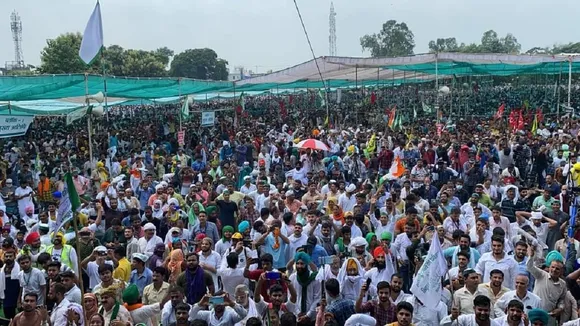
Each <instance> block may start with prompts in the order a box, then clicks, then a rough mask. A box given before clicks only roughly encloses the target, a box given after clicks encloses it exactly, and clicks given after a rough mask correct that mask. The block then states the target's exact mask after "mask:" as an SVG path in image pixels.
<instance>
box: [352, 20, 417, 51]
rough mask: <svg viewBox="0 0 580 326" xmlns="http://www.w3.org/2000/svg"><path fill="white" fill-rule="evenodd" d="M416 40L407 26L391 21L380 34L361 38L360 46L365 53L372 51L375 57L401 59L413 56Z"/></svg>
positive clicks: (385, 24) (384, 25)
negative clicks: (401, 57)
mask: <svg viewBox="0 0 580 326" xmlns="http://www.w3.org/2000/svg"><path fill="white" fill-rule="evenodd" d="M414 38H415V36H414V35H413V32H411V30H410V29H409V27H408V26H407V24H405V23H404V22H401V23H397V21H396V20H389V21H387V22H386V23H384V24H383V28H382V29H381V31H380V32H379V33H378V34H373V35H365V36H363V37H361V38H360V45H361V46H362V49H363V51H370V53H371V56H373V57H400V56H407V55H411V54H413V49H414V48H415V39H414Z"/></svg>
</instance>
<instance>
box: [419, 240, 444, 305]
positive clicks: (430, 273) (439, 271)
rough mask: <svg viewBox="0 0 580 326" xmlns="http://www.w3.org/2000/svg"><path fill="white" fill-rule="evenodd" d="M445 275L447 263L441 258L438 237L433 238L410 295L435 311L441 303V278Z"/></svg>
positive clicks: (441, 251) (441, 250)
mask: <svg viewBox="0 0 580 326" xmlns="http://www.w3.org/2000/svg"><path fill="white" fill-rule="evenodd" d="M445 273H447V261H445V257H444V256H443V249H441V243H439V237H437V236H435V237H433V240H431V246H430V247H429V252H428V253H427V257H426V258H425V259H424V260H423V265H421V268H419V272H418V273H417V276H416V277H415V279H414V280H413V285H411V293H413V294H414V295H415V297H416V298H417V299H419V301H421V302H422V303H423V305H425V307H427V308H430V309H435V308H436V307H437V305H438V304H439V301H441V293H442V287H441V277H443V276H444V275H445Z"/></svg>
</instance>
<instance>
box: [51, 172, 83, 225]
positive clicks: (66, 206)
mask: <svg viewBox="0 0 580 326" xmlns="http://www.w3.org/2000/svg"><path fill="white" fill-rule="evenodd" d="M79 207H81V199H80V198H79V195H78V193H77V189H76V188H75V184H74V182H73V180H72V175H71V174H70V172H68V173H66V174H65V175H64V188H63V190H62V191H61V197H60V201H59V203H58V212H57V216H56V225H61V224H62V221H64V220H65V219H67V218H70V217H71V216H73V212H75V211H76V210H77V209H78V208H79Z"/></svg>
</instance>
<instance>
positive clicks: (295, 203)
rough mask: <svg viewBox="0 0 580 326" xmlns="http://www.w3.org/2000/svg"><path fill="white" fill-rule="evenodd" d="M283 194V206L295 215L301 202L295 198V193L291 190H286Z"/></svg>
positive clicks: (300, 206)
mask: <svg viewBox="0 0 580 326" xmlns="http://www.w3.org/2000/svg"><path fill="white" fill-rule="evenodd" d="M285 196H286V199H284V207H285V208H286V209H287V210H288V211H290V212H291V213H292V214H294V215H296V214H297V213H298V211H300V209H301V208H302V202H301V201H299V200H297V199H296V194H295V193H294V191H292V190H288V191H286V193H285Z"/></svg>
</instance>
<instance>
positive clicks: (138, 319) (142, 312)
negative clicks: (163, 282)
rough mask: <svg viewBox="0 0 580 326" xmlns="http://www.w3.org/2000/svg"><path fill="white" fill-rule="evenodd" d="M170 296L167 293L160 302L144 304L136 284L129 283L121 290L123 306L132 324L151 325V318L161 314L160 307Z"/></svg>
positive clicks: (161, 307)
mask: <svg viewBox="0 0 580 326" xmlns="http://www.w3.org/2000/svg"><path fill="white" fill-rule="evenodd" d="M170 298H171V297H170V296H169V294H167V295H165V297H164V298H163V299H162V300H161V302H157V303H153V304H150V305H144V304H142V303H141V295H140V294H139V289H138V288H137V285H135V284H131V285H129V286H128V287H127V288H126V289H125V290H124V291H123V302H124V303H123V306H124V307H125V308H126V309H127V311H129V314H130V315H131V319H132V320H133V323H134V324H139V323H142V324H144V325H147V326H151V325H153V324H152V322H151V318H154V317H155V316H157V315H159V314H161V309H163V306H164V305H165V303H166V302H167V301H169V299H170Z"/></svg>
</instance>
